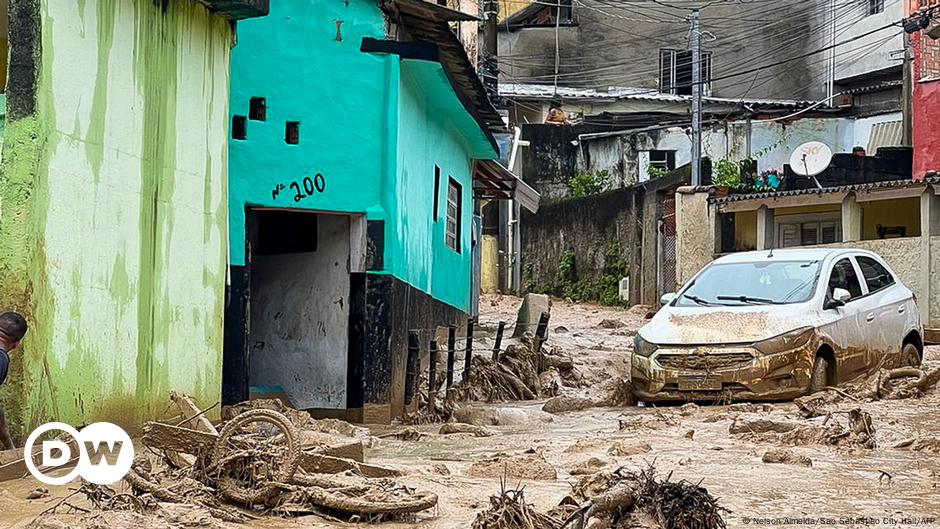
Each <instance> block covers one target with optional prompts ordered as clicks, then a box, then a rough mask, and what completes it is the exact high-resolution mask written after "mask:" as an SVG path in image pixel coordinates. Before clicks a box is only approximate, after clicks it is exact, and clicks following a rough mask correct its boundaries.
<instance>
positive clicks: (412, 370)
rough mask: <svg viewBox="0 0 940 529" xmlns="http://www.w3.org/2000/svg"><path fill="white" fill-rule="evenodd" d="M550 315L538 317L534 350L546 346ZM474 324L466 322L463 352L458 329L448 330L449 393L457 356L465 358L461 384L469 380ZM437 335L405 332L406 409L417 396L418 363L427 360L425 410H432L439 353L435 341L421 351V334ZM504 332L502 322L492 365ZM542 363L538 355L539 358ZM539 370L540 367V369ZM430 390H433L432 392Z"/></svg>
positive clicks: (499, 352)
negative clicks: (406, 359)
mask: <svg viewBox="0 0 940 529" xmlns="http://www.w3.org/2000/svg"><path fill="white" fill-rule="evenodd" d="M548 320H549V313H548V312H543V313H542V314H541V315H540V316H539V323H538V326H537V327H536V329H535V339H536V350H537V351H541V349H542V344H543V343H545V339H546V336H547V335H548ZM475 326H476V321H475V320H474V319H473V318H468V319H467V334H466V336H465V337H464V340H465V345H464V347H463V348H457V326H456V325H450V326H449V327H448V328H447V350H446V354H447V369H446V371H445V372H444V375H445V382H446V387H447V388H448V389H449V388H450V387H452V386H453V385H454V362H455V359H456V357H457V354H458V353H463V354H464V359H463V374H462V380H463V381H466V380H468V379H469V377H470V366H471V359H472V358H473V332H474V327H475ZM421 330H425V331H432V332H434V331H436V329H412V330H410V331H408V363H407V370H406V371H405V405H411V403H412V402H413V401H414V396H415V395H416V394H417V393H418V390H419V384H420V381H421V377H420V365H421V361H422V360H423V359H424V358H425V354H424V353H426V354H427V357H428V407H429V408H430V409H434V398H435V394H436V389H437V388H438V387H440V382H441V381H440V380H439V379H438V372H437V364H438V360H439V355H440V353H441V350H440V346H439V344H438V342H437V340H435V339H431V340H429V341H428V342H427V349H426V350H423V349H422V348H421V337H420V331H421ZM505 330H506V322H505V321H501V322H499V325H498V326H497V328H496V341H495V343H494V345H493V349H492V351H493V357H492V359H493V362H494V363H497V362H499V358H500V355H501V354H502V352H503V351H504V349H502V344H503V333H504V332H505ZM539 358H540V359H541V355H540V356H539ZM540 367H541V366H540ZM432 388H433V389H432Z"/></svg>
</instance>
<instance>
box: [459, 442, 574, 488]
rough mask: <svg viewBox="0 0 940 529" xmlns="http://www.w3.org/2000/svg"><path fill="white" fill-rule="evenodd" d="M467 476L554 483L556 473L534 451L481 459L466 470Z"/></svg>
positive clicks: (556, 476) (553, 468) (556, 477)
mask: <svg viewBox="0 0 940 529" xmlns="http://www.w3.org/2000/svg"><path fill="white" fill-rule="evenodd" d="M467 475H468V476H470V477H474V478H500V477H504V478H511V479H528V480H535V481H555V480H556V479H558V471H557V470H555V467H553V466H552V465H551V464H550V463H549V462H548V461H546V460H545V458H544V457H543V456H542V455H541V454H539V453H536V452H535V451H534V450H528V451H526V452H523V453H521V454H502V453H500V454H496V455H494V456H491V457H487V458H481V459H478V460H476V461H474V462H473V464H472V465H470V467H469V468H467Z"/></svg>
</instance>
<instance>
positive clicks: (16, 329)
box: [0, 312, 27, 450]
mask: <svg viewBox="0 0 940 529" xmlns="http://www.w3.org/2000/svg"><path fill="white" fill-rule="evenodd" d="M26 329H27V325H26V320H25V319H24V318H23V316H21V315H19V314H17V313H16V312H4V313H3V314H0V385H3V383H4V382H5V381H6V379H7V372H8V371H9V370H10V353H11V352H13V350H14V349H16V348H17V347H19V346H20V341H22V340H23V336H26ZM0 442H2V443H3V446H4V448H5V449H7V450H13V449H14V448H16V446H14V445H13V439H12V438H11V437H10V432H9V430H8V429H7V421H6V417H5V416H4V414H3V407H2V406H0Z"/></svg>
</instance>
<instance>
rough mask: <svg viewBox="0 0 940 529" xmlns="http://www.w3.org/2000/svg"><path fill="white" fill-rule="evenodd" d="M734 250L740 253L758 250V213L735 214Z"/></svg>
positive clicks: (743, 212) (744, 212)
mask: <svg viewBox="0 0 940 529" xmlns="http://www.w3.org/2000/svg"><path fill="white" fill-rule="evenodd" d="M734 249H735V251H738V252H743V251H747V250H756V249H757V212H756V211H739V212H737V213H735V214H734Z"/></svg>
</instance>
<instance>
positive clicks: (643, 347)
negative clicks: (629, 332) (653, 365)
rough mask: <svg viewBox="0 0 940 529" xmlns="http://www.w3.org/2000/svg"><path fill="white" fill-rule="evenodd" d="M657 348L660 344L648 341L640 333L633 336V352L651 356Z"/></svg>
mask: <svg viewBox="0 0 940 529" xmlns="http://www.w3.org/2000/svg"><path fill="white" fill-rule="evenodd" d="M656 349H659V346H658V345H656V344H654V343H650V342H647V341H646V340H644V339H643V337H642V336H640V335H639V334H637V335H636V336H634V337H633V352H634V353H636V354H638V355H640V356H644V357H646V358H649V357H650V356H651V355H652V354H653V353H655V352H656Z"/></svg>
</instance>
